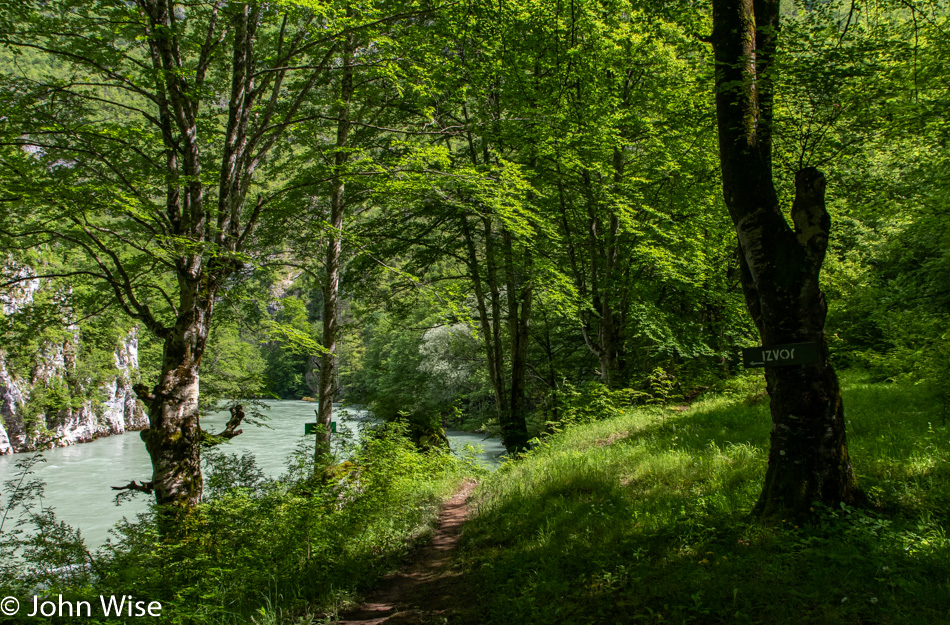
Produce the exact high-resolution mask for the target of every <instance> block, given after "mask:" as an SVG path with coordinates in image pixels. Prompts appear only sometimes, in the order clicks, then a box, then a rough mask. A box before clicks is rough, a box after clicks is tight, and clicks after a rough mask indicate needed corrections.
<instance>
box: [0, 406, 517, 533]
mask: <svg viewBox="0 0 950 625" xmlns="http://www.w3.org/2000/svg"><path fill="white" fill-rule="evenodd" d="M264 404H265V406H267V407H268V408H269V409H268V410H267V414H268V416H269V417H270V418H269V419H268V420H267V421H266V422H265V424H264V426H263V427H253V426H245V427H244V428H243V429H244V433H243V434H241V435H240V436H237V437H235V438H234V439H232V440H231V441H230V442H229V443H227V444H224V445H221V446H219V447H217V448H216V450H215V453H217V454H224V455H228V456H230V455H236V456H237V457H238V458H242V457H246V458H247V459H248V460H249V458H250V457H251V456H253V459H254V464H255V466H256V467H257V468H258V469H259V470H260V471H261V473H262V475H263V476H264V477H266V478H274V479H276V478H278V477H280V476H281V475H282V474H284V473H287V472H288V470H289V465H290V464H291V459H292V457H293V455H294V452H295V449H297V448H298V447H306V448H307V449H306V450H303V456H304V457H307V458H309V454H310V453H312V452H310V451H309V449H312V445H313V437H312V436H305V435H304V423H306V422H308V421H313V420H314V412H313V410H314V405H313V403H311V402H304V401H296V400H268V401H266V402H264ZM334 415H335V416H334V418H335V419H337V421H338V422H339V432H340V433H339V435H338V436H337V437H336V438H335V447H336V448H337V449H338V450H339V451H341V452H343V451H344V449H343V447H344V446H348V448H349V449H350V450H352V448H353V447H354V445H355V442H356V440H357V439H358V436H359V428H360V427H362V426H364V425H366V424H370V423H372V420H371V419H370V413H368V412H367V411H366V410H364V409H360V408H355V407H346V408H344V407H343V406H342V405H340V406H335V407H334ZM229 416H230V415H229V413H228V412H227V411H221V412H218V413H214V414H212V415H210V416H208V417H206V418H205V419H203V422H202V423H203V425H204V427H206V428H208V429H209V430H212V431H218V430H220V429H221V428H222V427H223V425H224V423H225V422H226V421H227V419H228V417H229ZM447 434H448V437H449V440H450V443H451V445H452V448H453V450H454V451H455V452H456V453H464V452H465V448H466V446H467V445H471V451H470V452H469V453H470V454H471V456H472V457H473V458H475V459H477V461H478V462H480V463H481V464H482V465H484V466H494V465H495V464H497V462H498V458H499V457H500V456H501V455H502V454H503V452H504V447H503V446H502V444H501V442H500V441H499V440H498V439H486V437H485V436H483V435H479V434H471V433H466V432H456V431H449V432H447ZM347 453H349V452H347ZM28 455H29V454H14V455H7V456H0V476H3V479H10V478H9V477H7V476H10V477H12V476H14V475H15V474H16V473H17V470H16V462H17V461H18V460H21V459H25V458H26V457H27V456H28ZM42 457H43V460H44V461H43V462H41V463H38V464H36V465H35V466H34V467H33V471H34V473H33V474H32V476H31V478H34V479H40V480H42V481H44V482H45V483H46V486H45V490H44V494H43V506H44V507H52V508H53V509H55V511H56V516H57V518H58V519H60V520H62V521H65V522H66V523H67V524H69V525H70V526H72V527H73V528H74V529H77V530H79V531H80V532H81V533H82V536H83V539H84V540H85V543H86V546H87V547H88V548H90V549H96V548H98V547H100V546H102V545H103V544H104V543H105V542H106V540H107V539H108V538H109V532H110V530H111V529H112V527H113V526H114V525H115V524H116V523H117V522H119V521H121V520H122V519H123V518H127V519H132V520H134V519H135V518H136V515H138V514H143V513H146V512H147V511H148V506H149V503H150V502H151V498H150V497H149V496H147V495H145V494H136V495H135V496H134V497H132V498H131V499H129V500H128V501H126V502H124V503H123V504H122V505H121V506H116V505H115V504H114V498H115V491H113V490H112V489H111V488H110V486H120V485H123V484H128V483H129V481H130V480H133V479H135V480H139V481H141V480H143V479H148V478H149V476H150V475H151V472H152V467H151V462H150V461H149V457H148V453H147V452H146V451H145V444H144V443H143V442H142V440H141V438H140V437H139V435H138V433H128V434H125V435H119V436H110V437H105V438H101V439H98V440H95V441H92V442H90V443H83V444H81V445H71V446H68V447H57V448H53V449H50V450H46V451H44V452H43V455H42ZM210 457H211V455H210V454H206V459H207V458H210ZM248 460H245V462H247V461H248ZM206 464H207V463H206ZM4 501H5V499H0V504H2V503H3V502H4Z"/></svg>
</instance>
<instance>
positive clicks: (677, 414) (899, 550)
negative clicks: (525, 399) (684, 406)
mask: <svg viewBox="0 0 950 625" xmlns="http://www.w3.org/2000/svg"><path fill="white" fill-rule="evenodd" d="M843 389H844V396H845V399H844V401H845V407H846V411H847V420H848V436H849V446H850V449H851V457H852V459H853V463H854V466H855V469H856V471H857V474H858V476H859V480H860V482H861V485H862V486H863V488H864V489H865V491H866V492H867V493H868V495H869V496H870V497H871V499H872V500H873V501H874V503H875V507H874V508H873V509H869V510H858V509H851V508H843V509H838V510H823V511H820V514H819V516H818V517H817V522H816V523H815V524H814V525H811V526H795V525H790V524H786V523H779V524H778V525H776V526H766V525H762V524H760V523H758V522H756V521H754V520H752V519H750V518H749V517H748V513H749V511H750V510H751V508H752V505H753V503H754V502H755V500H756V497H757V496H758V493H759V489H760V487H761V480H762V476H763V475H764V473H765V466H766V461H767V450H768V436H769V427H770V421H769V415H768V403H767V400H765V399H763V398H761V397H759V394H758V391H759V389H757V388H756V387H755V386H749V387H747V388H740V389H737V390H736V392H734V393H733V394H732V395H727V396H723V397H717V398H714V399H709V400H706V401H701V402H698V403H695V404H693V405H692V406H691V407H689V409H688V410H685V411H675V410H670V409H664V408H653V409H641V410H634V411H632V412H630V413H628V414H626V415H625V416H623V417H621V418H618V419H613V420H609V421H600V422H594V423H590V424H587V425H582V426H578V427H574V428H572V429H570V430H568V431H566V432H564V433H563V434H560V435H557V436H555V437H552V438H549V439H547V440H546V441H545V443H544V444H543V445H542V446H540V447H539V448H538V449H536V450H534V451H533V452H531V453H530V454H529V456H528V458H527V459H525V460H524V461H523V462H519V463H512V464H506V465H504V466H503V467H502V469H501V470H500V471H498V472H496V473H494V474H492V475H490V476H487V477H486V478H485V479H483V480H482V484H481V486H480V487H479V490H478V493H477V495H476V499H475V506H476V509H477V514H476V515H475V516H474V518H473V519H472V520H471V521H470V522H469V523H468V525H467V526H466V528H465V532H464V534H463V543H462V554H463V563H464V569H465V571H466V573H465V576H466V583H467V584H468V585H469V586H470V587H473V588H475V589H476V592H477V597H478V603H479V614H480V621H481V622H482V623H497V624H502V623H526V624H527V623H536V624H538V625H541V624H547V623H571V622H576V623H605V624H606V623H617V622H623V623H632V622H644V623H755V624H762V625H766V624H768V625H773V624H788V625H793V624H794V625H800V624H803V623H836V624H841V623H844V624H849V623H853V624H858V623H894V624H897V623H901V624H907V625H920V624H929V623H933V624H937V623H946V622H948V621H950V592H948V584H950V541H948V539H947V529H948V527H950V435H948V428H947V425H946V424H944V423H941V421H940V419H941V406H940V404H939V402H937V401H936V400H935V398H933V397H930V396H927V395H925V394H922V393H921V392H920V390H919V387H914V386H913V385H909V384H908V385H898V384H872V383H867V382H865V381H864V380H862V379H861V377H860V375H859V374H853V373H849V374H846V375H844V376H843Z"/></svg>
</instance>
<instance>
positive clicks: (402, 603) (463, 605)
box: [334, 481, 477, 625]
mask: <svg viewBox="0 0 950 625" xmlns="http://www.w3.org/2000/svg"><path fill="white" fill-rule="evenodd" d="M476 485H477V484H476V483H475V482H473V481H466V482H465V483H464V484H463V485H462V487H461V488H460V489H459V490H458V491H457V492H456V493H455V494H454V495H453V496H452V498H451V499H449V500H448V501H447V502H446V503H445V506H444V507H443V508H442V513H441V514H440V515H439V524H438V526H437V527H436V530H435V535H434V536H433V538H432V540H431V541H430V542H429V543H428V544H426V545H425V546H424V547H422V548H421V549H420V550H419V551H418V552H417V553H416V554H415V555H413V557H412V560H411V561H410V562H409V563H408V564H406V565H405V566H403V567H402V568H401V569H400V570H399V571H398V572H397V573H394V574H392V575H389V576H387V577H385V578H383V580H382V582H381V583H380V586H379V588H377V589H376V590H375V591H373V593H372V594H371V595H370V596H369V597H368V598H367V599H366V602H365V603H364V604H363V605H361V606H360V607H358V608H356V609H355V610H352V611H350V612H347V613H345V614H341V615H340V618H339V620H337V621H334V623H335V625H378V624H380V623H387V624H389V625H424V624H432V623H447V622H452V623H462V622H465V621H466V618H465V614H467V613H468V610H469V609H470V608H471V607H472V597H471V590H470V589H468V588H465V584H464V583H463V582H462V579H461V577H460V576H459V574H458V572H456V571H453V570H451V565H452V550H453V549H454V548H455V545H456V544H457V543H458V540H459V535H460V534H461V532H462V523H464V522H465V519H466V518H468V513H469V507H468V499H469V497H470V496H471V494H472V491H473V490H475V486H476Z"/></svg>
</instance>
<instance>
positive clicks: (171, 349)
mask: <svg viewBox="0 0 950 625" xmlns="http://www.w3.org/2000/svg"><path fill="white" fill-rule="evenodd" d="M357 21H358V20H357V19H352V20H350V21H349V22H347V21H346V20H345V19H343V18H341V17H340V15H339V14H338V13H336V12H335V8H334V7H333V6H332V5H329V4H324V5H319V6H318V7H317V8H301V7H297V6H293V5H275V4H271V3H262V2H224V1H223V0H213V1H211V0H209V1H207V2H191V3H172V2H165V1H163V0H137V1H136V2H125V1H122V0H99V1H97V2H88V1H86V0H56V1H39V0H37V1H27V2H22V3H17V5H16V6H11V7H7V8H5V9H4V12H3V13H2V14H0V43H3V44H4V45H5V46H7V47H8V49H9V50H11V51H12V53H13V55H14V59H13V62H14V63H15V62H16V61H17V59H21V58H24V57H26V56H27V55H29V56H31V58H36V57H39V58H40V60H41V66H45V68H46V69H45V70H44V71H40V72H38V73H37V72H33V73H26V72H24V73H22V74H20V75H15V74H14V75H8V76H5V77H4V79H3V84H2V89H0V92H2V97H3V98H4V100H5V102H4V104H5V107H4V109H5V114H6V118H5V119H4V122H3V127H2V131H3V155H2V160H0V171H2V185H3V188H2V192H3V199H4V205H5V206H6V207H7V212H6V213H5V215H4V217H2V224H0V227H2V230H3V232H4V234H5V235H7V236H8V237H10V238H12V239H13V240H15V241H17V242H18V245H24V246H27V245H34V244H37V243H40V242H54V243H55V244H58V245H68V246H72V247H75V248H78V249H81V250H83V251H84V252H85V254H86V257H87V259H88V261H89V266H88V267H87V268H85V269H83V270H81V271H77V272H76V273H77V274H82V275H86V276H91V277H93V278H96V279H98V280H100V281H101V284H102V285H103V286H104V289H105V290H104V293H107V294H108V296H109V297H112V298H114V300H115V302H116V303H117V304H118V306H119V307H121V309H122V310H124V311H125V312H126V313H127V314H128V315H129V316H131V317H132V318H134V319H135V320H137V321H138V322H139V323H141V324H142V325H143V326H144V327H145V328H146V329H147V330H148V331H150V332H152V333H153V334H154V335H155V336H156V337H158V338H159V339H160V340H161V341H162V342H163V354H162V364H161V373H160V376H159V379H158V380H156V381H155V382H154V384H152V385H145V384H140V385H138V386H137V387H136V392H137V393H138V395H139V397H140V398H141V400H142V401H143V402H144V403H145V405H146V408H147V412H148V415H149V427H148V429H147V430H144V431H143V432H142V434H141V435H142V439H143V440H144V441H145V445H146V447H147V449H148V453H149V456H150V458H151V462H152V476H151V479H149V480H144V481H143V482H142V483H137V482H135V481H134V480H133V481H132V482H131V483H130V484H129V485H128V486H127V487H125V488H132V489H136V490H141V491H145V492H149V493H154V495H155V499H156V501H157V503H159V504H161V505H164V506H170V507H171V509H173V510H188V509H190V508H191V507H193V506H195V505H196V504H198V503H199V501H200V500H201V495H202V479H201V464H200V449H201V443H202V440H203V439H206V438H207V437H206V436H205V434H204V433H203V432H202V430H201V427H200V424H199V416H200V415H199V410H198V393H199V371H200V367H201V361H202V357H203V356H204V354H205V349H206V345H207V339H208V332H209V328H210V324H211V319H212V316H213V313H214V307H215V302H216V299H217V298H218V296H219V295H220V294H221V293H222V292H223V290H225V289H227V288H228V285H229V284H230V283H232V282H233V281H235V280H240V279H241V275H242V274H241V272H242V271H243V270H245V268H247V267H248V263H249V262H250V261H251V259H252V258H253V254H254V251H255V244H256V241H255V235H254V232H255V228H256V227H257V226H258V225H259V224H260V223H261V222H262V221H263V220H265V219H270V218H274V219H278V218H280V215H279V213H277V212H276V211H275V210H274V207H275V206H278V205H279V203H278V202H275V200H276V199H278V198H280V197H281V195H282V194H283V193H284V189H283V188H281V187H280V186H279V185H277V184H275V182H274V179H275V178H276V179H278V180H279V179H280V174H279V172H280V167H281V165H282V164H284V163H285V162H286V161H287V158H288V157H289V156H290V155H291V154H292V152H291V151H290V150H289V149H287V146H282V145H280V143H279V142H280V140H281V138H282V137H284V136H285V134H286V131H287V129H288V128H290V127H292V126H293V125H294V124H296V123H297V121H298V116H299V111H300V108H301V106H302V105H303V104H304V103H305V102H306V101H307V99H308V97H310V95H311V93H312V92H313V91H314V89H315V87H316V86H317V85H319V84H321V83H322V82H324V81H326V80H327V79H328V75H329V73H330V72H331V71H332V70H333V68H332V64H331V61H332V60H333V58H334V55H335V52H336V50H337V48H338V46H339V45H340V42H341V41H343V40H345V38H346V33H347V32H348V29H351V28H357V27H358V26H356V22H357ZM264 170H267V171H269V172H270V176H269V178H270V179H268V177H264V176H262V175H261V173H262V171H264ZM241 419H242V413H241V411H240V409H238V410H236V411H234V418H233V419H232V420H231V422H230V423H229V424H228V427H227V429H226V430H225V431H224V432H223V433H222V434H223V435H224V436H226V437H227V436H233V435H236V434H237V433H239V430H237V428H238V426H239V425H240V421H241Z"/></svg>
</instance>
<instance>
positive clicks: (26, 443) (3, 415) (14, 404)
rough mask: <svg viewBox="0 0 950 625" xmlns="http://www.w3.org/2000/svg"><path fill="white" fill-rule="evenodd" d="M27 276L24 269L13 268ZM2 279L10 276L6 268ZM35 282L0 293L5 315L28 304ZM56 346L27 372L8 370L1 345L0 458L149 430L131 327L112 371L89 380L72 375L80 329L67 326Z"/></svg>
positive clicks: (48, 346) (37, 286)
mask: <svg viewBox="0 0 950 625" xmlns="http://www.w3.org/2000/svg"><path fill="white" fill-rule="evenodd" d="M16 271H17V273H18V274H19V275H20V277H29V276H30V275H31V274H30V273H24V272H29V269H24V268H21V269H18V270H16ZM6 273H7V275H10V270H9V268H8V269H7V272H6ZM40 288H41V283H40V280H38V279H34V280H27V281H23V282H20V283H18V284H17V285H16V288H15V289H12V290H7V292H5V293H0V304H2V306H3V313H4V315H5V316H9V315H16V314H17V313H18V312H20V311H21V310H23V309H24V308H25V307H27V306H29V305H30V303H31V302H32V301H33V296H34V293H36V292H37V291H38V290H39V289H40ZM68 330H69V332H68V333H67V335H68V338H67V339H66V340H64V341H62V342H61V343H51V344H44V345H43V347H42V349H41V351H40V352H38V353H36V357H35V358H34V359H33V362H34V366H33V367H32V369H31V371H30V372H29V373H28V374H25V373H20V374H18V373H16V372H13V371H11V370H10V368H9V367H8V363H7V361H6V358H5V353H4V352H3V351H2V346H0V455H2V454H9V453H16V452H22V451H31V450H33V449H36V448H37V447H43V446H50V445H56V446H64V445H72V444H74V443H85V442H89V441H91V440H93V439H95V438H99V437H100V436H109V435H112V434H122V433H124V432H127V431H130V430H141V429H144V428H145V427H147V426H148V418H147V417H146V415H145V413H144V411H143V409H142V407H141V405H140V404H139V403H138V402H137V401H136V397H135V393H134V392H133V391H132V384H133V381H134V379H135V376H136V370H137V369H138V337H137V335H136V332H135V330H134V328H133V329H132V330H131V331H130V332H129V333H128V334H127V335H126V336H125V337H124V338H123V339H122V340H121V341H119V344H118V345H117V346H116V347H115V350H114V353H113V354H112V356H113V359H114V365H115V366H114V369H113V368H111V367H106V368H107V369H108V371H106V372H105V373H102V372H100V375H97V376H96V381H95V382H94V383H93V385H94V388H88V386H89V385H90V382H89V381H88V378H84V377H83V376H80V375H78V374H77V354H79V353H80V351H81V350H82V332H81V329H80V328H76V327H70V328H69V329H68Z"/></svg>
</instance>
